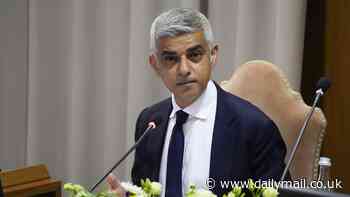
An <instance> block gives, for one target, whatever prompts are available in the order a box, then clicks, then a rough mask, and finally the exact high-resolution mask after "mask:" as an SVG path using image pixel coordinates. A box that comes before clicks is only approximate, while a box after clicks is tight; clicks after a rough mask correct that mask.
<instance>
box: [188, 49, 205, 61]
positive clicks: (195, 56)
mask: <svg viewBox="0 0 350 197" xmlns="http://www.w3.org/2000/svg"><path fill="white" fill-rule="evenodd" d="M202 56H203V53H201V52H191V53H189V54H187V58H188V59H189V60H191V61H192V62H194V63H197V62H200V61H201V60H202Z"/></svg>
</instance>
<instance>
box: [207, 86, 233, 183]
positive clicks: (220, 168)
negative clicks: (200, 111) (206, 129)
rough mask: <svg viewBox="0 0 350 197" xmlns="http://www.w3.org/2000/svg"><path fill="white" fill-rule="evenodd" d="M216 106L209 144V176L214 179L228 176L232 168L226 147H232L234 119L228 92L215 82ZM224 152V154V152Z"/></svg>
mask: <svg viewBox="0 0 350 197" xmlns="http://www.w3.org/2000/svg"><path fill="white" fill-rule="evenodd" d="M215 85H216V88H217V94H218V96H217V107H216V116H215V123H214V132H213V139H212V145H211V156H210V171H209V177H211V178H214V179H215V180H218V179H223V178H225V177H229V175H230V171H231V169H232V167H233V166H232V165H231V162H230V161H228V160H229V159H230V157H231V156H230V155H227V153H228V149H229V148H230V147H232V137H231V136H232V130H233V129H232V128H233V126H232V125H233V123H234V120H235V117H236V116H235V115H234V114H233V113H235V110H233V109H232V104H230V103H228V101H227V100H226V99H227V97H228V93H226V92H225V91H224V90H222V89H221V88H220V87H219V86H218V85H217V84H215ZM225 153H226V154H225Z"/></svg>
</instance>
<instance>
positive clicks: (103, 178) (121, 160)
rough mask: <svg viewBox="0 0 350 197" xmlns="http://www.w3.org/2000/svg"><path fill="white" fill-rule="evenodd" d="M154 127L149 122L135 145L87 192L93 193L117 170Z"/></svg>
mask: <svg viewBox="0 0 350 197" xmlns="http://www.w3.org/2000/svg"><path fill="white" fill-rule="evenodd" d="M155 127H156V125H155V124H154V123H153V122H151V123H150V124H148V127H147V129H146V130H145V132H143V134H142V135H141V137H140V138H139V139H138V140H137V141H136V143H135V144H134V145H133V146H132V147H131V148H130V149H129V150H128V152H126V153H125V154H124V155H123V157H122V158H121V159H120V160H119V161H118V162H117V163H116V164H114V166H113V167H112V168H111V169H110V170H108V172H107V173H106V174H105V175H104V176H103V177H102V178H100V180H99V181H98V182H97V183H96V184H95V185H94V186H92V187H91V188H90V189H89V192H93V191H94V190H95V189H96V187H97V186H98V185H100V184H101V183H102V181H103V180H105V179H106V177H107V176H108V175H109V174H110V173H111V172H112V171H113V170H114V169H115V168H117V167H118V166H119V165H120V164H121V163H122V162H123V161H124V160H125V159H126V158H127V157H128V156H129V154H130V153H131V152H132V151H134V149H135V148H136V147H137V146H138V145H139V144H140V142H141V141H142V139H143V138H144V137H145V136H146V134H147V133H148V131H149V130H151V129H154V128H155Z"/></svg>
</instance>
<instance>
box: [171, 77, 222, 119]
mask: <svg viewBox="0 0 350 197" xmlns="http://www.w3.org/2000/svg"><path fill="white" fill-rule="evenodd" d="M216 99H217V89H216V87H215V84H214V82H213V81H212V80H210V81H208V84H207V88H206V89H205V90H204V92H203V93H202V95H201V96H199V98H197V99H196V100H195V101H194V102H193V103H192V104H191V105H189V106H187V107H185V108H184V109H182V108H181V107H179V106H178V105H177V104H176V102H175V97H174V94H171V102H172V105H173V110H172V112H171V113H170V116H169V117H170V118H171V119H173V118H175V113H176V112H177V111H179V110H183V111H184V112H186V113H188V114H189V115H190V117H191V116H192V117H195V118H198V119H203V120H205V119H207V118H208V116H209V113H210V108H211V107H215V101H216Z"/></svg>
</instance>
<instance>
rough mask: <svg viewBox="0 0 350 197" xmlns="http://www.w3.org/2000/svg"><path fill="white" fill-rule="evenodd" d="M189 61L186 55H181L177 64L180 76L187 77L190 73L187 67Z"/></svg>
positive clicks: (188, 66)
mask: <svg viewBox="0 0 350 197" xmlns="http://www.w3.org/2000/svg"><path fill="white" fill-rule="evenodd" d="M188 61H189V60H188V59H187V57H186V55H182V56H181V58H180V62H179V67H178V73H179V75H181V76H187V75H189V74H190V73H191V72H190V65H189V62H188Z"/></svg>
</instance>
